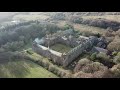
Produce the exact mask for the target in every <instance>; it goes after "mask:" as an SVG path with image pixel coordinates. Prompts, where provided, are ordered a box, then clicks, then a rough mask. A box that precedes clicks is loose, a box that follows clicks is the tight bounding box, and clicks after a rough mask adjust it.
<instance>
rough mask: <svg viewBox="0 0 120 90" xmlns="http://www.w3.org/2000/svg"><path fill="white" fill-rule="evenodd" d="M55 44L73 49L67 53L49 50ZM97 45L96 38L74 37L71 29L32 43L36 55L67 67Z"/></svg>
mask: <svg viewBox="0 0 120 90" xmlns="http://www.w3.org/2000/svg"><path fill="white" fill-rule="evenodd" d="M56 43H61V44H65V45H67V46H70V47H72V48H73V49H72V50H70V51H69V52H67V53H60V52H57V51H55V50H52V49H50V48H49V46H52V45H54V44H56ZM97 43H98V38H96V37H94V36H91V37H84V36H79V37H78V38H76V37H75V36H74V31H73V30H72V29H70V30H66V31H59V32H57V33H55V34H53V35H49V36H45V37H43V38H41V39H38V38H36V39H35V40H34V42H33V50H34V51H35V52H37V53H38V54H40V55H42V56H44V57H47V58H49V59H51V60H52V61H53V62H54V63H56V64H59V65H62V66H64V67H66V66H68V65H69V64H70V63H71V62H72V61H73V60H75V59H76V58H77V57H78V56H79V55H81V54H82V53H83V52H84V51H85V50H87V49H92V47H93V46H94V45H96V44H97Z"/></svg>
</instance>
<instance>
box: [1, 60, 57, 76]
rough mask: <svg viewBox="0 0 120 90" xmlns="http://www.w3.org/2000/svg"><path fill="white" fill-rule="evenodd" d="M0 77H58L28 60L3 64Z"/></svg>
mask: <svg viewBox="0 0 120 90" xmlns="http://www.w3.org/2000/svg"><path fill="white" fill-rule="evenodd" d="M0 78H57V76H56V75H54V74H53V73H51V72H49V71H47V70H46V69H44V68H43V67H41V66H39V65H37V64H35V63H33V62H31V61H27V60H26V61H16V62H8V63H6V64H1V65H0Z"/></svg>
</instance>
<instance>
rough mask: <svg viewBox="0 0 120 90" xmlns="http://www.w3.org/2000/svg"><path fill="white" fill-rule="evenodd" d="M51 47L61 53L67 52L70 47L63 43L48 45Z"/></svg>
mask: <svg viewBox="0 0 120 90" xmlns="http://www.w3.org/2000/svg"><path fill="white" fill-rule="evenodd" d="M50 48H51V49H53V50H55V51H58V52H61V53H67V52H69V51H70V50H71V49H72V48H71V47H69V46H66V45H63V44H55V45H53V46H51V47H50Z"/></svg>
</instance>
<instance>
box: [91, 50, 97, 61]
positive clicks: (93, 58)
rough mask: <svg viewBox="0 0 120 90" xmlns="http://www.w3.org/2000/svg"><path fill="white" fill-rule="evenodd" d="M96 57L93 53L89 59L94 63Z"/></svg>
mask: <svg viewBox="0 0 120 90" xmlns="http://www.w3.org/2000/svg"><path fill="white" fill-rule="evenodd" d="M96 56H97V53H96V52H95V53H93V54H92V55H91V56H90V59H91V60H92V61H95V60H96V59H97V58H96Z"/></svg>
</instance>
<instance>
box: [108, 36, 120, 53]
mask: <svg viewBox="0 0 120 90" xmlns="http://www.w3.org/2000/svg"><path fill="white" fill-rule="evenodd" d="M107 49H108V50H110V51H120V37H118V36H116V37H115V38H114V40H113V41H112V42H111V43H110V44H109V45H108V46H107Z"/></svg>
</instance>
